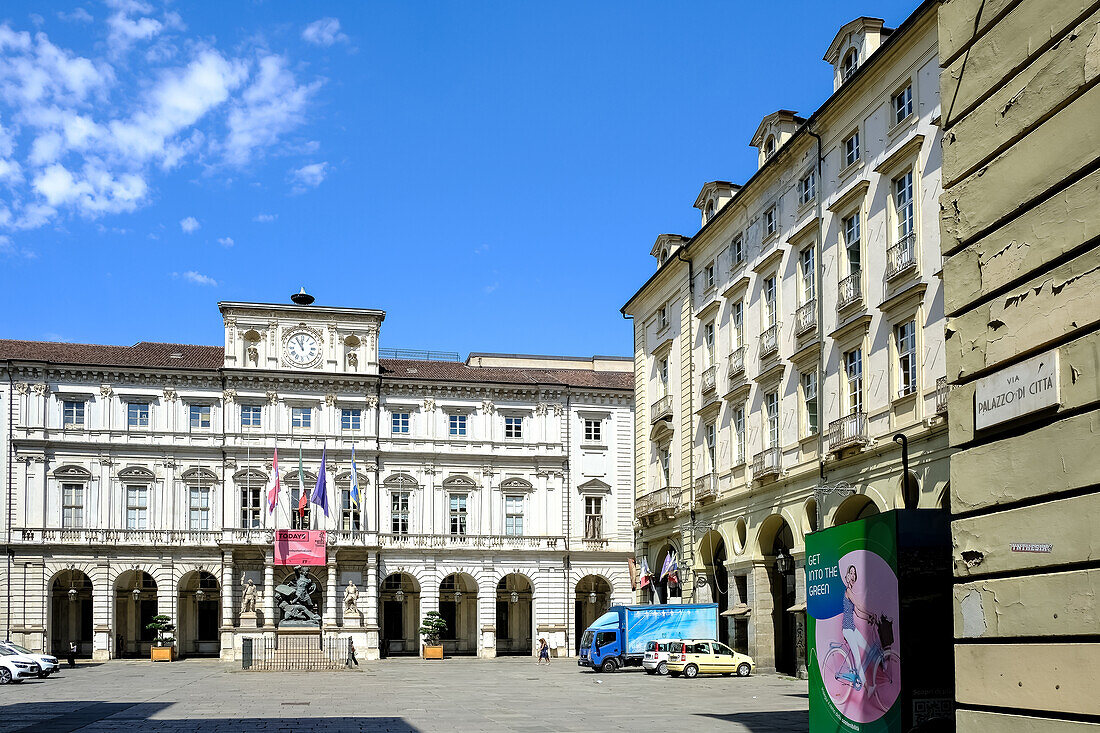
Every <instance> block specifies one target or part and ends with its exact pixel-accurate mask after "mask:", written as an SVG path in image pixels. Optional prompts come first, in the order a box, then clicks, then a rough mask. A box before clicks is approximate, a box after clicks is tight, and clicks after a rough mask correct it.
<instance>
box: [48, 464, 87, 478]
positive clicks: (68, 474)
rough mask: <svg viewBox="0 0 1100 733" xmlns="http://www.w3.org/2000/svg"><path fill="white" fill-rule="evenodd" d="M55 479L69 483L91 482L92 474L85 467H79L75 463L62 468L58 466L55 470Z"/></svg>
mask: <svg viewBox="0 0 1100 733" xmlns="http://www.w3.org/2000/svg"><path fill="white" fill-rule="evenodd" d="M53 475H54V478H56V479H58V480H59V481H60V480H69V481H91V480H92V472H91V471H89V470H88V469H87V468H85V467H84V466H78V465H76V464H75V463H67V464H65V465H62V466H58V467H57V468H55V469H54V470H53Z"/></svg>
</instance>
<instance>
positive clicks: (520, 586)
mask: <svg viewBox="0 0 1100 733" xmlns="http://www.w3.org/2000/svg"><path fill="white" fill-rule="evenodd" d="M494 606H495V618H494V621H495V624H494V628H495V629H496V653H497V655H498V656H506V655H529V654H531V653H532V651H533V650H534V633H535V625H534V622H535V613H534V610H535V585H534V582H533V581H532V580H531V577H530V576H529V575H527V574H526V573H523V572H519V571H516V572H509V573H504V574H502V575H501V577H500V578H499V579H498V580H497V582H496V603H495V604H494Z"/></svg>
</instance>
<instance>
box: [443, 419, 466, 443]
mask: <svg viewBox="0 0 1100 733" xmlns="http://www.w3.org/2000/svg"><path fill="white" fill-rule="evenodd" d="M447 422H448V426H447V432H448V433H449V434H450V435H451V437H455V438H461V437H464V436H465V435H466V416H465V415H450V416H448V418H447Z"/></svg>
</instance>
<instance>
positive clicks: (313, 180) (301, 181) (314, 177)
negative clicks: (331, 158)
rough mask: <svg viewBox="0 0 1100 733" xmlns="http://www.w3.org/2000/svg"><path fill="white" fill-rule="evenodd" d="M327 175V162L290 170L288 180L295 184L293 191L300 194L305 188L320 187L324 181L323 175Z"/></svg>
mask: <svg viewBox="0 0 1100 733" xmlns="http://www.w3.org/2000/svg"><path fill="white" fill-rule="evenodd" d="M327 173H328V162H327V161H321V162H320V163H310V164H309V165H304V166H302V167H301V168H298V169H296V170H292V171H291V172H290V178H291V180H292V181H294V182H295V186H294V191H295V192H296V193H301V192H302V191H305V190H306V188H307V187H308V188H316V187H317V186H320V185H321V181H323V180H325V175H326V174H327Z"/></svg>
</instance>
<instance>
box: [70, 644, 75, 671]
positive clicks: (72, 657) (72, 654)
mask: <svg viewBox="0 0 1100 733" xmlns="http://www.w3.org/2000/svg"><path fill="white" fill-rule="evenodd" d="M69 666H70V667H75V666H76V642H75V641H70V642H69Z"/></svg>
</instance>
